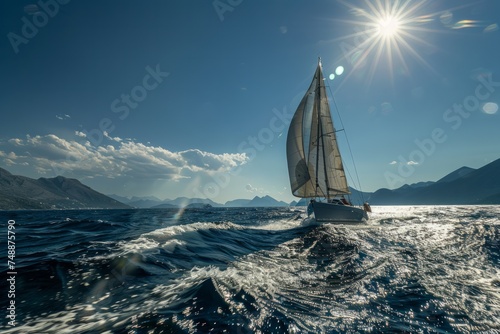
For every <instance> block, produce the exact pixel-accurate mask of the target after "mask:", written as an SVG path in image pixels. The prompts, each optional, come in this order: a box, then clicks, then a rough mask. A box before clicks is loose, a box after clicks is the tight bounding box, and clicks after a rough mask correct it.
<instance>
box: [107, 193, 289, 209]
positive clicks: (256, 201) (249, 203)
mask: <svg viewBox="0 0 500 334" xmlns="http://www.w3.org/2000/svg"><path fill="white" fill-rule="evenodd" d="M109 197H111V198H114V199H116V200H118V201H120V202H122V203H125V204H127V205H130V206H132V207H135V208H164V209H165V208H179V207H186V206H189V205H190V206H191V207H193V204H206V205H210V206H212V207H215V208H217V207H233V208H234V207H283V206H284V207H286V206H290V204H289V203H286V202H283V201H278V200H276V199H274V198H272V197H271V196H267V195H266V196H262V197H259V196H255V197H254V198H252V199H235V200H231V201H227V202H226V203H224V204H221V203H216V202H214V201H212V200H210V199H207V198H187V197H178V198H176V199H165V200H163V201H162V200H160V199H159V198H156V197H143V198H140V197H131V198H127V197H123V196H119V195H114V194H113V195H109Z"/></svg>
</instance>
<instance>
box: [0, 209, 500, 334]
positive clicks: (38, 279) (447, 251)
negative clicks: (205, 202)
mask: <svg viewBox="0 0 500 334" xmlns="http://www.w3.org/2000/svg"><path fill="white" fill-rule="evenodd" d="M373 211H374V212H373V214H372V215H371V220H370V221H369V222H367V223H366V224H363V225H359V226H351V225H345V226H344V225H333V224H322V225H318V224H315V223H314V221H312V220H310V219H308V218H307V217H306V215H305V213H304V208H302V210H294V209H288V208H209V209H187V210H184V211H182V210H181V211H178V210H171V209H136V210H135V209H131V210H54V211H3V212H0V219H1V222H2V225H1V226H2V232H1V235H2V244H3V245H4V246H3V247H2V249H3V250H2V253H1V254H0V256H1V263H2V267H1V270H2V277H3V279H2V280H1V282H0V293H1V294H2V297H1V298H0V299H1V301H2V308H1V312H3V314H2V319H3V321H2V323H1V325H0V330H1V332H2V333H37V334H41V333H58V334H59V333H72V334H77V333H127V334H131V333H500V219H499V217H500V207H499V206H393V207H391V206H379V207H373ZM9 226H13V227H10V231H11V232H10V233H9V232H8V231H9ZM13 233H15V234H13ZM9 236H15V239H12V240H11V241H12V242H14V243H12V242H11V243H8V237H9ZM8 261H11V262H10V263H9V262H8ZM8 265H10V266H11V267H10V268H9V267H8ZM12 302H13V303H12ZM9 308H10V309H9ZM12 319H14V320H12Z"/></svg>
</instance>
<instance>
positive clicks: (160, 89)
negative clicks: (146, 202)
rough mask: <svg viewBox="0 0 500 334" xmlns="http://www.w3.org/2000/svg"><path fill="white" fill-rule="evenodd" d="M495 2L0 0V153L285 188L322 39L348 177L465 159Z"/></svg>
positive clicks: (498, 45)
mask: <svg viewBox="0 0 500 334" xmlns="http://www.w3.org/2000/svg"><path fill="white" fill-rule="evenodd" d="M499 13H500V2H498V1H496V0H484V1H476V2H471V1H463V0H454V1H451V0H446V1H439V2H436V1H419V2H406V1H387V2H386V1H385V0H379V1H368V0H367V1H364V0H359V1H349V2H347V1H346V2H340V1H333V0H329V1H326V0H322V1H314V2H311V1H309V2H306V1H284V0H272V1H263V0H262V1H250V0H216V1H78V0H72V1H67V0H64V1H63V0H59V1H56V0H47V1H43V0H41V1H39V2H29V1H13V0H8V1H2V2H1V3H0V16H1V19H0V22H2V23H1V25H0V29H1V35H2V36H3V38H2V42H1V43H0V54H1V59H2V60H1V63H0V74H1V75H0V88H1V91H2V94H1V95H0V110H1V113H2V121H1V123H0V166H1V167H3V168H6V169H8V170H9V171H11V172H12V173H14V174H21V175H26V176H30V177H35V178H38V177H54V176H56V175H63V176H66V177H73V178H77V179H79V180H80V181H82V182H83V183H85V184H87V185H89V186H91V187H92V188H94V189H96V190H98V191H100V192H103V193H105V194H113V193H114V194H119V195H123V196H133V195H136V196H148V195H153V196H157V197H159V198H161V199H164V198H175V197H178V196H187V197H208V198H211V199H213V200H215V201H218V202H225V201H227V200H230V199H234V198H252V197H254V196H256V195H258V196H262V195H265V194H268V195H271V196H273V197H275V198H277V199H282V200H286V201H290V200H292V199H293V196H292V195H291V193H290V189H289V181H288V172H287V165H286V154H285V153H286V152H285V151H286V149H285V141H286V133H287V130H288V122H289V120H290V118H291V116H292V113H293V112H294V110H295V108H296V107H297V104H298V102H299V101H300V99H301V97H302V95H303V94H304V92H305V90H306V89H307V87H308V86H309V83H310V80H311V78H312V75H313V73H314V70H315V67H316V64H317V58H318V57H321V58H322V63H323V69H324V74H325V76H326V77H329V75H330V74H332V73H333V74H334V73H335V70H336V69H337V68H338V67H339V66H342V67H343V69H344V71H343V73H342V74H340V75H336V77H335V78H334V79H333V80H330V79H328V83H329V85H330V87H331V91H332V92H333V94H334V97H335V100H336V103H337V105H338V107H339V110H340V115H341V117H342V121H343V125H344V127H345V130H346V131H345V132H346V133H347V135H348V139H349V144H350V147H351V149H352V152H353V155H354V158H355V162H356V168H357V171H358V174H359V179H360V181H361V188H362V189H363V190H365V191H374V190H376V189H378V188H397V187H399V186H401V185H403V184H405V183H414V182H419V181H428V180H437V179H439V178H441V177H442V176H444V175H445V174H447V173H448V172H450V171H453V170H455V169H457V168H459V167H461V166H469V167H473V168H477V167H481V166H483V165H485V164H487V163H488V162H491V161H493V160H496V159H498V158H500V151H499V148H498V143H499V142H500V131H499V125H500V112H498V104H500V63H499V62H498V59H500V31H499V29H498V24H500V14H499ZM337 116H338V115H337V113H336V112H335V111H334V112H333V117H334V123H335V124H336V127H337V128H338V129H339V128H341V126H340V125H339V120H338V117H337ZM339 140H340V149H341V152H342V154H343V156H344V157H345V158H349V153H348V152H349V150H348V147H347V143H346V141H345V140H343V139H342V138H340V139H339ZM349 160H350V159H347V161H346V163H345V164H346V167H348V168H349V170H350V171H351V174H353V173H354V170H353V168H352V165H351V163H350V162H349Z"/></svg>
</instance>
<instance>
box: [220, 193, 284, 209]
mask: <svg viewBox="0 0 500 334" xmlns="http://www.w3.org/2000/svg"><path fill="white" fill-rule="evenodd" d="M225 206H228V207H241V208H249V207H253V208H257V207H284V206H285V207H288V206H290V205H289V204H288V203H286V202H283V201H278V200H276V199H274V198H272V197H271V196H268V195H266V196H263V197H259V196H255V197H254V198H252V199H236V200H233V201H228V202H226V204H225Z"/></svg>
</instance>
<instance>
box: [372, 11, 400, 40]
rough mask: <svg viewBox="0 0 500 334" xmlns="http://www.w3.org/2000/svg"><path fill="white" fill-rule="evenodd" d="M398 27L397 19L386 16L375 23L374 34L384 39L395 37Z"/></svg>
mask: <svg viewBox="0 0 500 334" xmlns="http://www.w3.org/2000/svg"><path fill="white" fill-rule="evenodd" d="M400 25H401V23H400V21H399V19H398V18H397V17H394V16H387V17H385V18H383V19H380V20H378V21H377V27H376V28H377V29H376V34H378V35H381V36H382V37H384V38H393V37H397V36H398V33H399V28H400Z"/></svg>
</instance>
